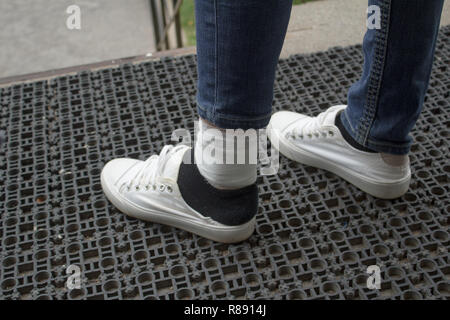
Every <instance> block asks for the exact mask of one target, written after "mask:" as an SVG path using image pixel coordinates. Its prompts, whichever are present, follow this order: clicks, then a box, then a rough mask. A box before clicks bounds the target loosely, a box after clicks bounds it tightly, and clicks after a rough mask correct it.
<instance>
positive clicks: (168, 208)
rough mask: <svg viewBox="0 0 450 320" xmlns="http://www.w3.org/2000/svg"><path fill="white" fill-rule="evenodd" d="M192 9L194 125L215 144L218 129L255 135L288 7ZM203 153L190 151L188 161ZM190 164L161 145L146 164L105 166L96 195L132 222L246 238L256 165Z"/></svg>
mask: <svg viewBox="0 0 450 320" xmlns="http://www.w3.org/2000/svg"><path fill="white" fill-rule="evenodd" d="M195 4H196V8H195V12H196V25H197V52H198V76H199V82H198V96H197V97H198V112H199V115H200V117H202V118H203V119H204V122H202V124H203V125H204V126H205V125H206V124H207V123H209V124H208V126H209V127H211V128H213V129H215V130H213V131H212V132H208V134H210V135H213V136H216V137H215V138H219V139H220V138H222V134H223V132H222V131H221V129H244V130H245V129H249V128H253V129H258V128H263V127H264V126H266V125H267V123H268V121H269V120H270V114H271V105H272V92H273V83H274V77H275V68H276V64H277V61H278V57H279V54H280V50H281V46H282V43H283V39H284V35H285V32H286V29H287V24H288V20H289V16H290V10H291V4H292V0H264V1H261V0H197V1H196V3H195ZM206 122H207V123H206ZM204 126H203V127H204ZM200 131H201V134H202V135H203V134H204V133H205V132H202V130H200ZM226 140H227V138H226ZM233 140H234V139H233ZM204 147H205V149H206V146H204V145H203V144H200V145H198V146H196V152H195V158H197V150H199V151H200V152H201V153H202V151H203V149H204ZM233 150H234V147H233ZM215 151H218V150H215ZM222 151H224V152H225V153H227V152H228V148H226V147H224V148H223V150H222ZM237 151H238V153H239V152H241V151H242V152H245V151H246V150H245V148H244V150H240V149H239V147H238V150H237ZM191 158H192V153H191V148H189V147H187V146H183V145H179V146H176V147H172V146H166V147H164V148H163V150H162V151H161V153H160V155H159V156H156V155H154V156H152V157H150V158H149V159H148V160H146V161H138V160H133V159H115V160H112V161H110V162H108V163H107V164H106V165H105V167H104V168H103V170H102V175H101V182H102V187H103V190H104V192H105V194H106V196H107V197H108V199H109V200H110V201H111V202H112V203H113V204H114V205H115V206H116V207H117V208H118V209H120V210H121V211H122V212H124V213H126V214H128V215H130V216H133V217H137V218H140V219H144V220H149V221H153V222H158V223H163V224H168V225H171V226H175V227H178V228H181V229H184V230H187V231H190V232H193V233H196V234H199V235H202V236H204V237H207V238H210V239H213V240H216V241H221V242H237V241H242V240H244V239H246V238H248V237H249V236H250V235H251V234H252V233H253V231H254V227H255V215H256V213H257V210H258V190H257V187H256V184H255V183H254V182H255V179H256V166H253V165H247V164H243V167H242V165H240V164H230V165H220V164H219V165H216V166H213V167H211V166H209V165H208V164H205V163H198V165H196V164H190V159H191ZM205 175H206V177H205ZM205 178H206V180H205ZM235 178H236V179H235ZM237 178H239V179H237ZM216 187H219V188H220V189H218V188H216ZM221 189H235V190H221Z"/></svg>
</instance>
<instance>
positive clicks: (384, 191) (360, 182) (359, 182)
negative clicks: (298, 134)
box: [267, 124, 411, 199]
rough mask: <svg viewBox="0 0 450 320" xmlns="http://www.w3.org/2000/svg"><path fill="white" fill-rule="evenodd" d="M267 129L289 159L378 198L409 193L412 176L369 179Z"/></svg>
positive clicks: (279, 149)
mask: <svg viewBox="0 0 450 320" xmlns="http://www.w3.org/2000/svg"><path fill="white" fill-rule="evenodd" d="M267 129H268V137H269V139H270V141H271V142H272V143H273V144H274V147H276V146H277V145H278V151H279V152H280V153H282V154H283V155H284V156H286V157H287V158H289V159H291V160H293V161H297V162H300V163H303V164H306V165H309V166H312V167H316V168H320V169H324V170H327V171H330V172H332V173H334V174H336V175H338V176H340V177H341V178H343V179H345V180H347V181H348V182H350V183H351V184H353V185H355V186H356V187H358V188H359V189H361V190H362V191H364V192H367V193H368V194H370V195H372V196H374V197H376V198H380V199H395V198H398V197H401V196H402V195H404V194H405V193H406V191H408V188H409V183H410V181H411V175H408V176H406V177H405V178H403V179H401V180H397V181H393V182H388V183H386V182H381V181H376V180H373V179H369V178H367V177H365V176H363V175H361V174H359V173H357V172H355V171H352V170H351V169H349V168H345V167H342V166H339V165H336V164H335V163H333V162H332V161H330V160H328V159H325V158H323V157H319V156H317V155H314V154H312V153H310V152H308V151H305V150H302V149H300V148H297V147H295V146H292V144H291V143H289V142H288V141H286V140H285V139H284V138H283V137H280V135H279V132H278V131H279V130H272V128H271V126H270V124H269V126H268V128H267Z"/></svg>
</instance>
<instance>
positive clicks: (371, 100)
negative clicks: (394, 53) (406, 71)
mask: <svg viewBox="0 0 450 320" xmlns="http://www.w3.org/2000/svg"><path fill="white" fill-rule="evenodd" d="M380 9H381V28H380V29H379V30H377V33H376V38H375V47H374V56H373V64H372V67H371V69H372V70H371V71H370V79H369V83H368V90H367V95H366V102H365V103H364V111H363V115H362V117H361V119H360V120H359V121H358V130H357V137H358V139H357V141H358V142H360V141H363V142H364V143H362V144H363V145H364V144H365V142H366V141H367V140H368V138H369V134H370V130H371V128H372V124H373V121H374V119H375V116H376V113H377V109H378V102H379V96H380V90H381V84H382V81H383V72H384V67H385V62H386V53H387V46H388V36H389V26H390V11H391V2H390V1H389V0H383V1H381V4H380ZM360 143H361V142H360Z"/></svg>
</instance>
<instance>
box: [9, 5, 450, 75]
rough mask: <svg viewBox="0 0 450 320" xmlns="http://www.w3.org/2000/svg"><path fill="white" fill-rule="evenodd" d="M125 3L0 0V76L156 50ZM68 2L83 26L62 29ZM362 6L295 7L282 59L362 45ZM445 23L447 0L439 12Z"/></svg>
mask: <svg viewBox="0 0 450 320" xmlns="http://www.w3.org/2000/svg"><path fill="white" fill-rule="evenodd" d="M124 1H125V0H33V1H30V0H14V1H11V0H0V21H1V22H2V28H1V29H0V43H1V45H0V78H3V77H7V76H13V75H20V74H26V73H31V72H38V71H45V70H49V69H56V68H63V67H69V66H74V65H80V64H86V63H94V62H99V61H105V60H110V59H116V58H123V57H129V56H135V55H142V54H145V53H148V52H152V51H154V44H153V43H154V41H153V32H152V29H151V17H150V11H149V6H148V1H147V0H127V1H126V5H124ZM186 1H193V0H186ZM71 4H77V5H79V6H80V8H81V11H82V12H81V14H82V16H81V21H82V28H81V30H77V31H75V30H72V31H71V30H68V29H67V27H66V19H67V17H68V15H67V14H66V8H67V7H68V6H69V5H71ZM366 7H367V1H365V0H321V1H315V2H309V3H306V4H303V5H300V6H294V7H293V9H292V15H291V21H290V24H289V29H288V34H287V36H286V41H285V44H284V48H283V51H282V57H287V56H289V55H290V54H296V53H310V52H316V51H322V50H326V49H328V48H329V47H333V46H338V45H340V46H345V45H352V44H356V43H361V42H362V38H363V35H364V31H365V17H366V13H365V11H366ZM448 24H450V1H446V2H445V8H444V13H443V16H442V25H448Z"/></svg>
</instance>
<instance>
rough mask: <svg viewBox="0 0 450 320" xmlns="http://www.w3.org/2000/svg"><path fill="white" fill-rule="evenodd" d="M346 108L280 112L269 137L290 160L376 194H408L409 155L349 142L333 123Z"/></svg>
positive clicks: (379, 195) (397, 195)
mask: <svg viewBox="0 0 450 320" xmlns="http://www.w3.org/2000/svg"><path fill="white" fill-rule="evenodd" d="M345 108H346V106H345V105H340V106H334V107H331V108H329V109H328V110H326V111H324V112H322V113H321V114H319V115H318V116H317V117H308V116H305V115H302V114H299V113H295V112H289V111H281V112H277V113H275V114H274V115H273V116H272V119H271V120H270V123H269V126H268V136H269V139H270V140H271V141H272V143H273V144H274V146H275V147H277V148H279V151H280V152H281V153H282V154H283V155H285V156H286V157H288V158H289V159H291V160H294V161H298V162H301V163H303V164H306V165H309V166H313V167H317V168H321V169H324V170H328V171H331V172H333V173H334V174H336V175H338V176H340V177H342V178H344V179H345V180H347V181H349V182H350V183H352V184H354V185H355V186H357V187H358V188H360V189H361V190H363V191H365V192H367V193H369V194H371V195H373V196H374V197H377V198H382V199H394V198H398V197H400V196H402V195H403V194H405V192H406V191H407V190H408V187H409V182H410V180H411V170H410V167H409V158H408V156H395V155H388V154H383V153H372V152H364V151H360V150H357V149H355V148H354V147H353V146H351V145H350V144H349V143H347V141H345V139H344V138H343V136H342V134H341V132H340V130H339V129H338V128H337V127H336V125H335V124H334V123H335V122H334V121H335V118H336V115H337V113H338V112H339V111H341V110H343V109H345Z"/></svg>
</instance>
